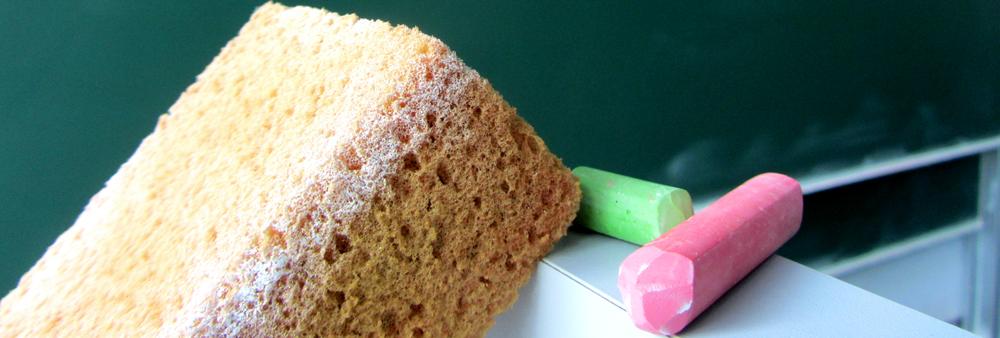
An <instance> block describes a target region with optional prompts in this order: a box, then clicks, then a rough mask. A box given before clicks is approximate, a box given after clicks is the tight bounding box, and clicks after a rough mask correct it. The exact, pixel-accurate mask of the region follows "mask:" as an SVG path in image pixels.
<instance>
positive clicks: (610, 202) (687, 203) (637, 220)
mask: <svg viewBox="0 0 1000 338" xmlns="http://www.w3.org/2000/svg"><path fill="white" fill-rule="evenodd" d="M573 175H576V177H577V178H578V179H580V188H581V190H583V200H582V201H581V203H580V212H579V213H578V214H577V218H576V219H577V223H578V224H582V225H583V226H586V227H588V228H590V229H593V230H594V231H597V232H600V233H602V234H605V235H608V236H611V237H614V238H618V239H621V240H625V241H628V242H631V243H635V244H638V245H643V244H646V243H648V242H650V241H652V240H654V239H656V238H657V237H660V235H662V234H663V233H665V232H667V230H670V229H671V228H673V227H674V226H676V225H677V224H680V223H681V222H683V221H684V220H685V219H687V218H688V217H691V215H692V214H694V211H693V209H692V208H691V195H689V194H688V192H687V191H686V190H684V189H680V188H674V187H670V186H666V185H662V184H657V183H653V182H647V181H643V180H640V179H636V178H632V177H628V176H623V175H618V174H615V173H611V172H607V171H603V170H598V169H594V168H588V167H576V168H575V169H573Z"/></svg>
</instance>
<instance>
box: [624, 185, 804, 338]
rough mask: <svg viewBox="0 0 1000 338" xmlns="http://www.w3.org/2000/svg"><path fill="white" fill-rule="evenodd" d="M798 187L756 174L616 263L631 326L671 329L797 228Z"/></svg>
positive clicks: (675, 330) (694, 314)
mask: <svg viewBox="0 0 1000 338" xmlns="http://www.w3.org/2000/svg"><path fill="white" fill-rule="evenodd" d="M801 221H802V188H801V187H800V186H799V183H798V182H796V181H795V180H794V179H792V178H790V177H788V176H784V175H781V174H770V173H769V174H762V175H759V176H757V177H754V178H752V179H750V180H749V181H747V182H746V183H743V185H740V186H739V187H737V188H736V189H734V190H733V191H731V192H729V193H728V194H726V195H725V196H723V197H722V198H720V199H719V200H718V201H716V202H715V203H713V204H711V205H709V206H708V207H706V208H705V209H704V210H703V211H701V212H699V213H697V214H695V215H694V216H693V217H691V218H689V219H688V220H687V221H685V222H683V223H681V224H680V225H678V226H677V227H676V228H674V229H673V230H671V231H669V232H667V233H666V234H664V235H663V236H661V237H660V238H657V239H656V240H654V241H652V242H650V243H649V244H647V245H645V246H643V247H642V248H639V249H638V250H636V251H635V252H633V253H632V254H631V255H629V256H628V258H626V259H625V261H624V262H622V264H621V266H620V267H619V270H618V288H619V290H621V293H622V300H623V303H624V304H625V308H626V310H628V312H629V315H630V316H631V317H632V321H633V322H635V324H636V326H638V327H639V328H641V329H643V330H646V331H650V332H654V333H660V334H666V335H673V334H676V333H678V332H680V331H681V330H682V329H684V327H685V326H686V325H687V324H688V323H690V322H691V321H692V320H694V319H695V317H697V316H698V315H699V314H701V312H702V311H704V310H705V309H706V308H708V307H709V305H712V303H713V302H715V300H717V299H718V298H719V297H720V296H722V294H724V293H725V292H726V291H727V290H729V288H731V287H732V286H733V285H735V284H736V283H737V282H739V281H740V280H741V279H743V277H745V276H746V275H747V274H748V273H750V271H751V270H753V269H754V268H755V267H756V266H757V265H759V264H760V263H761V262H763V261H764V259H766V258H767V257H768V256H770V255H771V254H773V253H774V251H775V250H777V249H778V247H780V246H781V245H782V244H784V243H785V241H787V240H788V239H789V238H791V237H792V235H794V234H795V232H796V231H798V229H799V224H800V223H801Z"/></svg>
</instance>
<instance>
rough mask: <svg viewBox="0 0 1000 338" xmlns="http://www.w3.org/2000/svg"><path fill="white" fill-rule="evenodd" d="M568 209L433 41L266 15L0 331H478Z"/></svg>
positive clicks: (195, 91)
mask: <svg viewBox="0 0 1000 338" xmlns="http://www.w3.org/2000/svg"><path fill="white" fill-rule="evenodd" d="M579 198H580V191H579V188H578V186H577V181H576V179H575V178H574V177H573V176H572V174H571V173H570V171H569V170H568V169H567V168H566V167H564V166H563V165H562V163H561V162H560V160H559V159H558V158H556V157H555V156H554V155H552V154H551V153H550V152H549V151H548V149H547V148H546V146H545V143H544V142H542V140H541V139H540V138H539V137H538V136H537V135H536V134H535V132H534V130H533V129H532V128H531V126H529V125H528V124H527V123H525V121H524V120H523V119H521V118H520V117H518V116H517V114H516V112H515V109H514V108H512V107H511V106H510V105H508V104H507V103H506V102H505V101H504V100H503V98H501V96H500V95H499V94H498V93H497V92H496V91H495V90H494V89H493V88H492V87H491V86H490V84H489V83H488V82H487V81H486V80H484V79H483V78H482V77H480V76H479V74H477V73H476V72H475V71H473V70H472V69H470V68H468V67H467V66H465V65H464V64H463V63H462V61H461V60H460V59H459V58H458V57H457V56H456V55H455V53H453V52H452V51H450V50H449V49H448V48H447V47H446V46H445V45H444V44H443V43H442V42H441V41H439V40H437V39H435V38H433V37H430V36H427V35H425V34H423V33H421V32H420V31H418V30H416V29H413V28H407V27H403V26H392V25H389V24H387V23H385V22H381V21H371V20H364V19H359V18H358V17H356V16H353V15H344V16H341V15H337V14H333V13H329V12H326V11H323V10H317V9H311V8H305V7H295V8H286V7H284V6H281V5H278V4H270V3H269V4H265V5H264V6H262V7H260V8H259V9H258V10H257V11H256V12H255V13H254V14H253V16H252V17H251V18H250V21H249V22H248V23H247V24H246V25H245V26H244V27H243V28H242V29H241V30H240V32H239V35H238V36H237V37H236V38H234V39H233V40H232V41H230V42H229V43H228V44H227V45H226V46H225V48H223V49H222V51H221V53H220V54H219V55H218V56H217V57H215V59H214V60H213V61H212V63H211V64H210V65H208V67H207V68H206V69H205V70H204V72H202V73H201V74H200V75H199V76H198V78H197V81H196V82H195V83H194V84H192V85H191V86H190V87H188V88H187V90H186V91H185V92H184V93H183V94H182V95H181V96H180V98H179V99H178V100H177V102H176V103H175V104H174V105H173V106H172V107H170V109H169V113H167V114H164V115H163V116H161V117H160V119H159V121H158V123H157V125H156V129H155V130H154V131H153V132H152V134H150V135H149V136H148V137H146V138H145V139H144V140H143V142H142V144H141V145H140V146H139V148H138V149H137V150H136V152H135V154H134V155H132V157H131V158H130V159H129V160H128V161H127V162H126V163H125V164H124V165H122V167H121V168H120V169H119V170H118V172H117V173H115V174H114V176H113V177H111V179H110V180H109V181H108V182H107V183H106V185H105V187H104V188H103V189H102V190H101V191H100V192H98V193H97V194H96V195H95V196H94V197H93V198H92V199H91V200H90V202H89V204H88V205H87V206H86V208H85V209H84V211H83V213H82V214H81V215H80V216H79V218H78V219H77V220H76V222H75V223H74V224H73V225H72V226H71V227H70V228H69V229H68V230H67V231H66V232H65V233H63V234H62V235H61V236H60V237H59V238H58V239H57V240H56V242H55V243H54V244H52V246H51V247H49V249H48V250H47V251H46V253H45V254H44V256H43V257H42V258H41V259H40V260H39V261H38V263H37V264H36V265H35V266H34V267H33V268H32V269H31V270H30V271H29V272H28V273H27V274H25V275H24V277H22V278H21V280H20V283H19V284H18V287H17V288H16V289H15V290H13V291H11V292H10V294H8V295H7V296H6V297H4V299H3V300H2V301H0V335H2V336H8V335H9V336H18V335H27V336H154V335H163V336H178V335H183V336H192V335H193V336H217V335H224V336H271V337H284V336H309V337H312V336H344V337H360V336H364V337H370V336H403V337H447V336H453V337H468V336H473V337H475V336H482V335H484V334H485V332H486V330H487V329H488V328H489V327H490V326H491V324H492V322H493V318H494V317H495V316H497V315H498V314H499V313H500V312H502V311H504V310H505V309H507V308H508V307H509V306H510V305H511V304H512V303H513V302H514V300H515V299H516V297H517V289H518V287H520V286H521V285H522V284H524V282H525V281H526V280H527V279H528V277H529V275H530V274H531V272H532V271H533V269H534V266H535V264H536V263H537V262H538V260H539V259H541V257H542V256H543V255H544V254H545V253H546V252H548V250H550V248H551V247H552V245H553V243H554V242H555V241H556V240H558V239H559V238H560V237H561V236H563V235H564V234H565V232H566V227H567V226H568V225H569V224H570V223H571V221H572V219H573V218H574V215H575V213H576V210H577V208H578V205H579Z"/></svg>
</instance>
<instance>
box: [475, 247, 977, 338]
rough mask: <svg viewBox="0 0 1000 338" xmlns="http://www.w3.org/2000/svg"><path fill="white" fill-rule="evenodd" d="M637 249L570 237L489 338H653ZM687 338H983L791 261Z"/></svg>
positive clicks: (776, 261) (780, 262)
mask: <svg viewBox="0 0 1000 338" xmlns="http://www.w3.org/2000/svg"><path fill="white" fill-rule="evenodd" d="M635 249H636V246H634V245H632V244H629V243H625V242H622V241H618V240H615V239H611V238H608V237H604V236H601V235H597V234H590V233H581V232H572V231H571V232H570V234H569V235H567V236H566V237H565V238H563V239H562V240H561V241H560V242H559V244H558V245H557V246H556V248H555V249H554V250H553V252H552V253H551V254H550V255H549V256H548V257H546V259H545V260H544V261H543V262H542V263H541V264H539V265H538V271H536V273H535V275H534V276H533V277H532V279H531V281H530V282H529V283H528V284H527V285H526V286H525V287H524V288H522V290H521V296H520V299H519V300H518V302H517V303H515V305H514V307H513V308H512V309H510V310H509V311H507V312H506V313H504V314H503V315H502V316H500V317H499V318H498V319H497V324H496V325H495V326H494V328H493V329H492V330H491V331H490V333H489V335H488V337H493V338H501V337H650V336H652V335H650V334H647V333H645V332H642V331H639V330H637V329H636V328H635V327H634V326H632V324H631V321H630V319H629V318H628V315H627V313H625V310H624V309H622V307H621V303H620V301H619V300H618V299H619V294H618V291H617V287H616V286H615V281H616V279H617V275H618V262H621V261H622V260H623V259H624V258H625V256H627V255H628V254H629V253H631V252H632V251H633V250H635ZM680 336H681V337H692V338H698V337H974V335H973V334H972V333H969V332H968V331H965V330H962V329H960V328H958V327H955V326H953V325H951V324H948V323H945V322H943V321H940V320H938V319H935V318H933V317H930V316H928V315H926V314H923V313H920V312H918V311H916V310H913V309H910V308H907V307H905V306H902V305H899V304H897V303H894V302H892V301H890V300H888V299H885V298H882V297H880V296H877V295H875V294H873V293H870V292H868V291H865V290H862V289H860V288H858V287H855V286H853V285H850V284H848V283H845V282H843V281H841V280H838V279H836V278H833V277H830V276H829V275H826V274H823V273H820V272H818V271H816V270H812V269H810V268H808V267H805V266H803V265H800V264H798V263H795V262H792V261H789V260H787V259H785V258H782V257H778V256H775V257H772V258H770V259H769V260H767V261H766V262H764V264H762V265H761V266H760V267H758V268H757V269H756V270H755V271H754V272H753V273H751V274H750V275H749V276H748V277H747V278H746V279H744V280H743V281H742V282H740V283H739V284H738V285H737V286H736V287H735V288H733V289H732V290H730V292H729V293H727V294H726V295H725V296H723V298H721V299H719V301H717V302H716V303H715V305H713V306H712V307H711V308H710V309H708V310H707V311H706V312H705V313H703V314H702V315H701V316H700V317H699V318H698V320H696V321H695V322H694V323H692V324H691V326H689V327H688V329H687V330H685V331H684V332H683V333H682V334H681V335H680Z"/></svg>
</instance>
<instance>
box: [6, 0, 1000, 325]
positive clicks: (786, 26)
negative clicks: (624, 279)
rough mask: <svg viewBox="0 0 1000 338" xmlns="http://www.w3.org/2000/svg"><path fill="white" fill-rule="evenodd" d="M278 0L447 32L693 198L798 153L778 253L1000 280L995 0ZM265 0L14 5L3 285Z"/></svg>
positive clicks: (584, 152) (639, 168)
mask: <svg viewBox="0 0 1000 338" xmlns="http://www.w3.org/2000/svg"><path fill="white" fill-rule="evenodd" d="M285 4H287V5H294V4H307V5H311V6H317V7H324V8H327V9H329V10H332V11H336V12H340V13H350V12H354V13H357V14H358V15H359V16H361V17H365V18H378V19H382V20H386V21H389V22H392V23H396V24H406V25H410V26H418V27H419V28H420V29H421V30H423V31H424V32H426V33H429V34H431V35H434V36H437V37H438V38H440V39H441V40H443V41H444V42H445V43H447V44H448V45H449V46H450V47H451V48H452V49H454V50H455V51H456V52H457V53H458V55H459V56H460V57H462V58H463V59H464V60H465V62H466V63H467V64H468V65H469V66H471V67H472V68H474V69H476V70H478V71H479V72H480V73H481V74H482V75H483V76H484V77H486V78H488V79H489V80H490V81H491V82H492V83H493V85H494V86H495V87H496V88H497V89H498V90H499V91H500V92H501V93H502V94H503V95H504V97H505V98H506V99H507V101H509V102H510V103H511V104H512V105H514V106H515V107H517V108H518V109H519V113H520V114H521V115H522V116H524V117H525V118H526V119H527V120H528V121H529V122H530V123H532V124H533V125H534V127H535V128H536V130H537V131H538V133H539V134H540V135H541V136H542V137H543V138H544V139H545V141H546V143H547V144H548V145H549V147H550V148H551V149H552V151H553V152H555V153H556V154H558V155H559V156H561V157H562V158H563V160H564V161H565V162H566V164H567V165H569V166H577V165H588V166H592V167H597V168H602V169H606V170H611V171H615V172H619V173H622V174H626V175H630V176H635V177H640V178H644V179H647V180H651V181H657V182H661V183H665V184H669V185H674V186H679V187H683V188H687V189H688V190H689V191H690V192H691V193H692V195H693V196H694V197H695V199H696V201H697V203H698V204H699V205H704V204H706V203H708V202H710V201H711V200H712V199H714V198H715V197H717V196H718V195H719V194H720V193H721V192H723V191H726V190H728V189H730V188H732V187H733V186H735V185H736V184H738V183H740V182H742V181H744V180H746V179H748V178H750V177H752V176H753V175H755V174H757V173H760V172H765V171H777V172H783V173H788V174H791V175H792V176H794V177H796V178H798V179H800V180H802V181H803V183H804V185H805V189H806V192H807V193H808V196H807V199H806V215H805V221H804V222H803V227H802V231H801V232H800V233H799V234H798V235H796V237H795V238H794V239H793V241H792V242H791V243H789V244H788V245H786V247H785V248H783V249H782V251H781V253H782V254H783V255H785V256H787V257H789V258H792V259H794V260H796V261H798V262H801V263H804V264H807V265H810V266H812V267H814V268H816V269H819V270H821V271H824V272H827V273H830V274H833V275H834V276H837V277H840V278H842V279H844V280H847V281H848V282H851V283H855V284H856V285H859V286H861V287H864V288H867V289H869V290H872V291H874V292H876V293H879V294H882V295H884V296H886V297H889V298H892V299H894V300H896V301H899V302H901V303H903V304H905V305H908V306H911V307H914V308H916V309H918V310H920V311H924V312H926V313H928V314H931V315H933V316H936V317H938V318H941V319H944V320H946V321H950V322H952V323H956V324H960V325H963V326H966V327H968V326H969V325H971V324H969V323H970V316H971V317H974V316H975V313H977V312H976V311H977V310H974V309H975V308H977V307H981V306H994V308H995V300H994V303H992V304H993V305H989V304H985V305H984V304H981V302H982V300H981V299H980V298H981V297H979V295H981V293H977V291H976V290H980V289H983V288H987V289H988V288H993V290H995V289H996V285H995V273H996V272H995V270H996V267H995V266H994V267H993V268H992V269H993V272H992V274H993V276H994V277H993V278H994V279H993V281H994V282H990V283H994V284H987V285H982V284H983V280H984V279H983V278H984V277H983V276H984V274H985V276H987V277H985V278H987V279H985V280H987V281H989V278H988V276H989V274H990V273H989V272H984V270H983V268H982V265H983V264H985V263H983V262H984V259H986V260H985V262H996V257H995V256H996V252H995V243H994V246H993V249H991V250H993V251H989V250H987V249H984V247H983V245H981V242H984V241H987V239H986V238H987V237H984V236H988V235H989V234H990V232H989V231H985V230H984V229H987V230H988V229H991V228H990V227H991V226H992V227H993V228H992V229H993V230H991V231H995V229H996V224H995V223H996V209H997V208H1000V206H997V204H998V203H1000V202H997V201H1000V198H997V197H996V194H1000V192H996V191H994V192H993V194H992V195H991V194H990V193H988V192H986V191H985V190H984V189H981V186H987V185H989V184H990V182H993V184H998V183H996V182H997V178H996V176H997V175H998V174H1000V171H998V170H997V167H996V161H997V159H996V149H997V147H998V146H1000V3H998V2H996V1H986V0H971V1H809V2H802V1H787V0H777V1H755V2H748V1H705V2H690V3H689V2H655V3H654V2H649V3H646V2H641V3H640V2H637V3H631V2H629V3H618V2H609V3H604V4H591V3H580V2H576V1H573V2H570V1H566V2H547V3H545V4H531V3H529V2H517V1H515V2H507V1H490V2H471V3H468V2H457V1H456V2H449V1H429V2H419V3H417V2H399V3H388V2H332V1H330V2H327V1H311V2H302V1H288V2H286V3H285ZM258 5H260V2H257V1H211V2H209V1H204V2H203V1H174V2H167V1H148V2H141V3H140V2H135V1H120V0H100V1H89V2H78V3H72V2H71V3H65V2H58V3H56V2H51V1H13V2H7V3H5V4H4V9H3V11H0V46H2V48H0V257H3V259H0V294H5V293H6V292H7V290H10V289H12V288H13V287H14V286H16V283H17V280H18V278H19V277H20V276H21V275H22V274H23V273H24V272H25V271H27V270H28V268H30V266H31V265H32V264H33V263H34V262H35V261H36V260H37V259H38V258H39V257H40V256H41V255H42V253H43V252H44V250H45V248H46V247H47V246H48V245H49V244H51V243H52V242H53V241H54V240H55V238H56V237H57V236H58V235H59V234H60V233H61V232H62V231H64V230H65V229H66V228H67V227H68V226H69V225H71V224H72V222H73V221H74V219H75V217H76V215H77V214H78V213H79V212H80V211H81V209H82V207H83V206H84V205H85V204H86V203H87V200H88V199H89V197H90V196H91V195H93V194H94V193H96V192H97V191H98V190H99V189H100V188H101V186H102V184H103V182H104V181H105V180H106V179H107V178H109V177H110V176H111V175H112V174H113V173H114V172H115V171H116V170H117V168H118V166H119V165H120V164H121V163H123V162H124V161H125V160H126V159H127V158H128V157H129V155H131V153H132V152H133V151H134V149H135V148H136V147H137V146H138V144H139V142H140V141H141V140H142V138H143V137H144V136H145V135H147V134H148V133H150V132H151V131H152V130H153V127H154V125H155V121H156V118H157V116H159V115H160V114H162V113H165V112H166V111H167V109H168V107H169V106H170V105H171V104H172V103H173V102H174V100H175V99H176V98H177V97H178V95H179V94H180V93H181V92H182V91H183V90H184V88H185V87H186V86H188V85H190V84H191V83H193V82H194V79H195V76H196V75H197V74H198V73H199V72H200V71H201V70H202V69H203V68H204V67H205V66H206V65H207V64H208V63H209V62H210V61H211V60H212V57H213V56H214V55H216V54H217V53H218V52H219V50H220V48H222V46H223V45H224V44H225V43H226V41H228V40H229V39H230V38H232V37H233V36H235V35H236V33H237V32H238V30H239V28H240V27H241V25H242V23H244V22H245V21H246V20H247V19H248V18H249V16H250V13H251V12H252V11H253V10H254V9H255V8H256V7H257V6H258ZM991 196H992V197H991ZM990 198H992V202H989V201H991V199H990ZM990 210H992V211H990ZM991 224H992V225H991ZM994 233H995V232H994ZM984 252H985V254H984ZM990 252H992V256H991V257H992V258H990V256H989V254H990ZM982 255H987V256H982ZM984 257H985V258H984ZM595 259H598V258H595ZM989 259H993V260H992V261H989ZM980 291H981V290H980ZM994 292H995V291H994Z"/></svg>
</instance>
